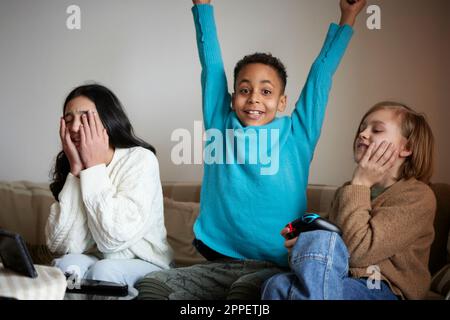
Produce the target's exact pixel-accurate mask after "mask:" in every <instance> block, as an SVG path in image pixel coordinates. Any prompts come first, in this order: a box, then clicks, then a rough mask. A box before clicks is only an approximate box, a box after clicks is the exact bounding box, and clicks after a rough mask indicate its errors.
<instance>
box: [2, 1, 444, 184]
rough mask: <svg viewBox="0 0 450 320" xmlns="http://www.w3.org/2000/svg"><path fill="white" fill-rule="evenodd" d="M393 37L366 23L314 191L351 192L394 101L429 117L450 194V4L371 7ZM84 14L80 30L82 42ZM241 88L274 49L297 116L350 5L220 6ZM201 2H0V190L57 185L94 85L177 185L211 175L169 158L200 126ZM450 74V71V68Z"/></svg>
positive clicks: (336, 100) (331, 117)
mask: <svg viewBox="0 0 450 320" xmlns="http://www.w3.org/2000/svg"><path fill="white" fill-rule="evenodd" d="M368 2H369V4H378V5H380V6H381V8H382V30H380V31H370V30H368V29H367V28H366V27H365V20H366V18H367V15H366V14H364V15H362V17H361V18H360V20H359V21H358V23H357V25H356V33H355V36H354V38H353V40H352V43H351V45H350V48H349V50H348V52H347V55H346V56H345V58H344V60H343V62H342V64H341V67H340V69H339V70H338V73H337V75H336V77H335V84H334V87H333V90H332V95H331V97H330V103H329V106H328V108H329V109H328V113H327V117H326V120H325V124H324V129H323V131H322V138H321V140H320V143H319V145H318V148H317V151H316V154H315V158H314V161H313V164H312V168H311V177H310V182H311V183H331V184H340V183H342V182H343V181H345V180H346V179H348V178H350V176H351V174H352V171H353V166H354V165H353V163H352V152H351V142H352V139H353V134H354V130H355V128H356V126H357V124H358V122H359V120H360V117H361V116H362V115H363V114H364V112H365V111H366V110H367V109H368V108H369V107H370V106H371V105H373V104H374V103H376V102H378V101H380V100H385V99H396V100H401V101H403V102H405V103H408V104H410V105H411V106H412V107H414V108H415V109H417V110H419V111H424V112H426V113H427V114H428V118H429V120H430V123H431V125H432V128H433V130H434V133H435V135H436V141H437V150H438V152H437V155H438V157H437V170H436V175H435V179H434V180H435V181H445V182H447V183H450V169H449V166H448V163H450V153H449V146H448V137H449V136H450V129H449V125H448V124H447V122H448V120H449V119H450V117H449V116H450V111H449V109H450V106H449V101H450V93H449V92H450V90H449V89H450V88H449V84H448V83H449V82H448V75H449V72H450V64H449V63H448V57H449V56H450V46H449V45H448V43H449V39H450V24H449V23H448V21H449V20H450V5H449V1H448V0H431V1H427V2H426V4H425V2H424V1H422V0H395V1H386V0H383V1H381V0H378V1H376V0H369V1H368ZM71 4H77V5H79V6H80V7H81V10H82V11H81V12H82V29H81V31H69V30H67V28H66V25H65V22H66V18H67V16H68V15H67V14H66V12H65V11H66V8H67V7H68V6H69V5H71ZM214 4H215V7H216V17H217V25H218V29H219V37H220V40H221V44H222V49H223V56H224V61H225V64H226V68H227V72H228V75H229V81H230V83H231V80H232V70H233V67H234V64H235V63H236V62H237V60H238V59H240V58H241V57H242V56H244V55H245V54H248V53H252V52H255V51H268V52H272V53H273V54H274V55H276V56H278V57H280V58H281V60H282V61H284V63H285V64H286V66H287V70H288V74H289V80H288V87H287V93H288V95H289V100H290V105H291V108H289V109H288V110H287V111H288V112H291V111H292V106H293V105H294V103H295V101H296V100H297V98H298V95H299V92H300V90H301V87H302V86H303V84H304V82H305V79H306V76H307V73H308V70H309V67H310V65H311V63H312V61H313V60H314V58H315V56H316V54H317V53H318V51H319V50H320V47H321V45H322V43H323V39H324V36H325V34H326V31H327V28H328V24H329V23H330V22H331V21H337V19H338V16H339V9H338V0H335V1H331V0H316V1H310V0H283V1H272V0H244V1H243V0H215V1H214ZM190 8H191V1H190V0H166V1H152V0H129V1H121V0H95V1H94V0H91V1H88V0H77V1H76V2H75V1H67V0H39V1H32V0H14V1H12V0H1V1H0V46H1V53H0V54H1V57H0V97H1V103H0V108H1V109H0V110H1V116H0V136H1V139H0V150H1V151H0V163H1V166H0V180H32V181H47V180H48V176H49V171H50V169H51V164H52V162H53V159H54V156H55V155H56V153H57V152H58V151H59V148H60V147H59V141H58V119H59V116H60V114H61V109H62V103H63V100H64V98H65V96H66V95H67V93H68V92H69V91H70V90H71V89H72V88H73V87H75V86H77V85H80V84H82V83H84V82H85V81H87V80H95V81H98V82H100V83H102V84H104V85H106V86H108V87H109V88H111V89H112V90H113V91H114V92H115V93H116V94H117V95H118V96H119V98H120V99H121V100H122V102H123V103H124V105H125V107H126V110H127V113H128V115H129V117H130V119H131V121H132V124H133V125H134V128H135V130H136V132H137V134H138V135H139V136H140V137H142V138H144V139H145V140H147V141H149V142H150V143H152V144H153V145H154V146H155V147H156V148H157V150H158V158H159V161H160V167H161V178H162V180H165V181H200V180H201V178H202V167H201V166H200V165H185V166H175V165H174V164H172V162H171V160H170V151H171V148H172V147H173V146H174V145H175V142H171V141H170V135H171V133H172V132H173V130H174V129H176V128H186V129H189V130H190V131H191V132H192V130H193V125H194V121H195V120H201V106H200V103H201V92H200V65H199V62H198V56H197V51H196V44H195V34H194V27H193V22H192V16H191V12H190ZM445 63H447V65H446V67H447V68H445V66H444V64H445Z"/></svg>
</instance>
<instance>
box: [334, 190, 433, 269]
mask: <svg viewBox="0 0 450 320" xmlns="http://www.w3.org/2000/svg"><path fill="white" fill-rule="evenodd" d="M337 198H338V199H336V200H337V201H336V202H335V203H334V205H335V208H334V209H335V213H336V214H335V215H334V216H332V217H333V220H334V221H335V222H336V224H337V225H338V226H339V227H340V228H341V229H342V232H343V240H344V242H345V243H346V245H347V247H348V250H349V253H350V267H353V268H360V267H367V266H369V265H373V264H377V263H379V262H380V261H382V260H385V259H387V258H389V257H392V256H393V255H395V254H397V253H399V252H402V251H403V250H405V249H406V248H407V247H409V246H410V245H411V244H412V243H413V242H415V241H417V240H418V239H419V238H421V237H424V236H425V234H424V230H425V231H426V232H428V231H427V230H428V228H424V226H427V225H429V224H430V223H431V224H432V223H433V219H434V214H435V210H436V199H435V197H434V194H433V192H432V191H431V190H428V189H425V188H424V189H423V190H417V188H416V189H415V190H414V189H413V188H410V189H409V190H405V191H404V192H402V193H399V194H396V195H394V196H393V197H392V198H391V199H389V201H386V202H385V203H384V204H383V205H382V206H380V207H377V208H375V209H373V208H372V207H371V200H370V189H369V188H367V187H364V186H355V185H348V186H344V187H342V188H341V190H340V192H339V193H338V195H337Z"/></svg>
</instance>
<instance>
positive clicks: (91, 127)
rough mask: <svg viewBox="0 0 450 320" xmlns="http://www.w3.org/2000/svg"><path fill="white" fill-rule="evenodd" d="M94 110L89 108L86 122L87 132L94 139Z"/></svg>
mask: <svg viewBox="0 0 450 320" xmlns="http://www.w3.org/2000/svg"><path fill="white" fill-rule="evenodd" d="M93 112H94V111H93V110H90V111H88V112H87V115H86V117H87V122H88V124H89V134H90V136H91V138H92V139H94V138H95V137H96V136H97V128H96V126H95V120H94V113H93Z"/></svg>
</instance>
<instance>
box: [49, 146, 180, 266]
mask: <svg viewBox="0 0 450 320" xmlns="http://www.w3.org/2000/svg"><path fill="white" fill-rule="evenodd" d="M58 198H59V202H55V203H54V204H52V206H51V208H50V215H49V218H48V221H47V225H46V228H45V232H46V237H47V245H48V247H49V249H50V251H52V252H56V253H60V254H67V253H85V252H88V251H92V250H93V249H95V246H96V248H97V250H98V251H99V252H100V253H101V256H102V257H103V258H105V259H134V258H139V259H142V260H145V261H148V262H150V263H153V264H154V265H156V266H159V267H161V268H163V269H167V268H169V264H170V263H171V261H172V250H171V248H170V246H169V244H168V243H167V240H166V228H165V226H164V214H163V195H162V187H161V181H160V177H159V165H158V160H157V159H156V157H155V155H154V154H153V153H152V152H151V151H149V150H147V149H144V148H141V147H135V148H129V149H119V148H116V150H115V152H114V156H113V159H112V161H111V163H110V164H109V165H108V166H105V165H98V166H95V167H91V168H89V169H86V170H83V171H81V173H80V179H78V178H76V177H75V176H73V175H72V174H70V173H69V175H68V176H67V180H66V182H65V184H64V187H63V189H62V190H61V192H60V194H59V197H58Z"/></svg>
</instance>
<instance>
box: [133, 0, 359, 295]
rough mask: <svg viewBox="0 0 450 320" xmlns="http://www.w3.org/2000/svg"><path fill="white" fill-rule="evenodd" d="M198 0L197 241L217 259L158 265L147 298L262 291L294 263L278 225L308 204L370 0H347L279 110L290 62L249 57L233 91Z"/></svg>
mask: <svg viewBox="0 0 450 320" xmlns="http://www.w3.org/2000/svg"><path fill="white" fill-rule="evenodd" d="M193 2H194V7H193V9H192V12H193V15H194V20H195V26H196V31H197V44H198V49H199V56H200V62H201V65H202V76H201V81H202V89H203V118H204V125H205V130H206V133H207V137H208V139H207V142H206V146H205V165H204V177H203V183H202V191H201V201H200V214H199V217H198V218H197V221H196V222H195V224H194V233H195V237H196V239H195V241H194V245H195V246H196V248H197V249H198V251H199V252H200V253H201V254H202V255H203V256H205V258H207V260H209V262H207V263H205V264H200V265H195V266H192V267H188V268H179V269H172V270H168V271H162V272H155V273H151V274H149V275H148V276H146V278H145V279H144V280H142V281H141V282H140V283H139V284H138V285H137V287H138V289H139V291H140V292H141V293H140V297H141V298H149V299H225V298H228V299H245V298H250V299H257V298H259V296H260V293H259V290H260V285H261V284H262V282H264V280H265V279H267V278H268V277H270V276H271V275H273V274H275V273H277V272H279V271H280V270H281V269H280V268H283V267H287V265H288V264H287V251H286V249H285V248H284V240H283V238H282V237H281V236H280V234H279V230H281V229H282V228H283V226H284V225H286V223H288V222H290V221H292V220H294V219H296V218H298V217H299V215H301V214H302V213H304V212H305V210H306V188H307V185H308V174H309V167H310V163H311V160H312V158H313V153H314V149H315V146H316V144H317V141H318V139H319V136H320V131H321V127H322V123H323V119H324V115H325V109H326V105H327V101H328V95H329V92H330V89H331V84H332V77H333V75H334V73H335V72H336V70H337V68H338V65H339V63H340V61H341V59H342V57H343V55H344V53H345V50H346V48H347V46H348V44H349V42H350V39H351V37H352V34H353V29H352V26H353V25H354V22H355V20H356V17H357V15H358V14H359V12H361V10H362V9H363V8H364V6H365V2H366V1H365V0H357V1H355V3H353V4H350V3H349V2H348V1H347V0H341V1H340V6H341V11H342V17H341V22H340V25H339V26H338V25H337V24H331V26H330V28H329V31H328V34H327V37H326V40H325V44H324V46H323V48H322V51H321V52H320V54H319V56H318V57H317V59H316V61H315V62H314V64H313V66H312V68H311V71H310V74H309V76H308V79H307V82H306V85H305V87H304V88H303V91H302V93H301V96H300V99H299V100H298V102H297V104H296V107H295V110H294V112H293V114H292V115H291V116H290V117H280V118H277V117H276V114H277V112H283V111H284V110H285V108H286V101H287V98H286V95H285V87H286V78H287V76H286V70H285V68H284V66H283V64H282V63H281V62H280V61H279V60H278V59H277V58H275V57H273V56H272V55H270V54H261V53H256V54H253V55H250V56H246V57H244V58H243V59H242V60H241V61H239V62H238V63H237V65H236V68H235V72H234V76H235V78H234V93H233V94H232V95H230V94H229V93H228V88H227V80H226V75H225V71H224V64H223V61H222V57H221V51H220V45H219V41H218V38H217V32H216V26H215V22H214V16H213V7H212V6H211V5H210V2H211V0H193ZM223 136H225V138H222V137H223Z"/></svg>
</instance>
